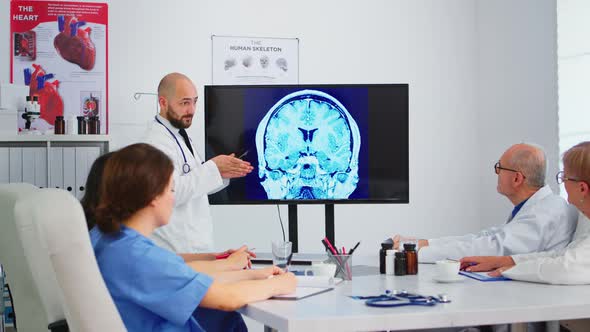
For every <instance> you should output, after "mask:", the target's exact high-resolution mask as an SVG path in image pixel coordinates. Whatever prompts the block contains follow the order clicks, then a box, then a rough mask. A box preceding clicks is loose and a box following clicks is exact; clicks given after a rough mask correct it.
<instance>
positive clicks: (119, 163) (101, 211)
mask: <svg viewBox="0 0 590 332" xmlns="http://www.w3.org/2000/svg"><path fill="white" fill-rule="evenodd" d="M173 171H174V165H173V164H172V161H171V160H170V158H168V156H166V155H165V154H164V153H163V152H161V151H160V150H158V149H156V148H155V147H153V146H151V145H149V144H144V143H139V144H133V145H130V146H127V147H125V148H123V149H121V150H119V151H116V152H115V153H113V155H112V156H111V157H110V158H109V159H108V160H107V162H106V164H105V167H104V171H103V174H102V181H101V184H100V202H99V204H98V207H97V209H96V211H95V218H96V225H97V226H98V228H99V229H100V230H101V231H102V232H103V233H116V232H118V231H119V230H120V229H121V223H122V222H124V221H125V220H127V219H128V218H129V217H131V216H132V215H133V214H134V213H136V212H137V211H139V210H141V209H142V208H144V207H146V206H148V204H149V203H150V202H151V201H152V200H154V198H156V197H157V196H158V195H160V194H162V193H163V192H164V190H165V189H166V186H167V185H168V181H169V180H170V176H171V175H172V172H173Z"/></svg>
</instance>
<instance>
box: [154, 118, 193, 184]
mask: <svg viewBox="0 0 590 332" xmlns="http://www.w3.org/2000/svg"><path fill="white" fill-rule="evenodd" d="M154 119H156V121H157V122H158V123H159V124H161V125H162V127H164V128H166V130H168V132H169V133H170V135H171V136H172V138H174V140H175V141H176V145H178V148H179V149H180V152H181V153H182V159H184V164H182V172H183V173H184V174H188V173H189V172H190V171H191V166H190V165H189V164H188V161H187V160H186V155H185V154H184V150H183V149H182V146H181V145H180V142H178V138H176V135H174V133H173V132H172V131H171V130H170V129H169V128H168V127H166V126H165V125H164V124H163V123H162V121H160V120H159V119H158V117H157V116H155V117H154Z"/></svg>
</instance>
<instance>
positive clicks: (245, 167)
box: [210, 153, 254, 179]
mask: <svg viewBox="0 0 590 332" xmlns="http://www.w3.org/2000/svg"><path fill="white" fill-rule="evenodd" d="M210 160H211V161H213V162H214V163H215V165H217V168H218V169H219V174H221V177H222V178H224V179H233V178H239V177H243V176H246V175H248V173H250V172H252V170H253V169H254V167H252V165H250V163H249V162H247V161H244V160H241V159H238V158H236V157H235V154H233V153H232V154H230V155H229V156H228V155H219V156H216V157H214V158H211V159H210Z"/></svg>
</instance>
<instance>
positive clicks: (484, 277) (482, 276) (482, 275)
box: [459, 271, 512, 281]
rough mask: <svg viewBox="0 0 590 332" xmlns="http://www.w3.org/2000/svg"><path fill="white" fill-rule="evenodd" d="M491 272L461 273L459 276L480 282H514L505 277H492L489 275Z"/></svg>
mask: <svg viewBox="0 0 590 332" xmlns="http://www.w3.org/2000/svg"><path fill="white" fill-rule="evenodd" d="M488 273H489V272H467V271H459V274H461V275H464V276H466V277H469V278H473V279H475V280H479V281H507V280H512V279H510V278H506V277H504V276H499V277H490V276H489V275H488Z"/></svg>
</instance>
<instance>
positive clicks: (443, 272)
mask: <svg viewBox="0 0 590 332" xmlns="http://www.w3.org/2000/svg"><path fill="white" fill-rule="evenodd" d="M460 267H461V263H460V262H457V261H451V260H448V259H445V260H440V261H437V262H436V275H437V277H438V278H440V279H455V278H457V274H458V273H459V268H460Z"/></svg>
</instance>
